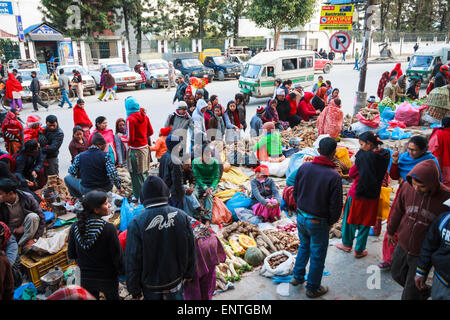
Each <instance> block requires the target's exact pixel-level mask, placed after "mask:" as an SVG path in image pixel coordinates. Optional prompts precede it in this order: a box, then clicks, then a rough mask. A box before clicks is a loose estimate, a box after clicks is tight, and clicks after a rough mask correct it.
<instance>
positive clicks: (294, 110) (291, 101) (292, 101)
mask: <svg viewBox="0 0 450 320" xmlns="http://www.w3.org/2000/svg"><path fill="white" fill-rule="evenodd" d="M286 100H287V101H289V105H290V106H291V111H289V118H290V117H292V116H293V115H294V114H296V113H297V101H295V98H291V95H290V94H288V95H287V96H286Z"/></svg>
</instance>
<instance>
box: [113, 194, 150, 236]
mask: <svg viewBox="0 0 450 320" xmlns="http://www.w3.org/2000/svg"><path fill="white" fill-rule="evenodd" d="M144 210H145V208H144V206H143V205H142V204H140V205H138V206H136V207H134V206H132V205H131V204H130V203H129V202H128V199H127V198H123V203H122V207H121V208H120V225H119V230H120V231H125V230H126V229H127V228H128V223H129V222H130V221H131V219H133V218H134V216H137V215H138V214H140V213H142V212H144Z"/></svg>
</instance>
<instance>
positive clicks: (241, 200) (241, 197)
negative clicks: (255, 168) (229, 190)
mask: <svg viewBox="0 0 450 320" xmlns="http://www.w3.org/2000/svg"><path fill="white" fill-rule="evenodd" d="M251 204H252V199H250V198H248V197H246V196H245V194H243V193H242V192H236V193H235V194H234V196H233V197H232V198H231V199H230V200H228V201H227V204H226V207H227V208H228V210H230V212H231V215H232V217H233V221H238V220H239V218H238V217H237V215H236V212H235V209H236V208H249V207H250V205H251Z"/></svg>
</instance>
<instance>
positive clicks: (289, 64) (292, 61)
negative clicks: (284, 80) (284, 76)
mask: <svg viewBox="0 0 450 320" xmlns="http://www.w3.org/2000/svg"><path fill="white" fill-rule="evenodd" d="M281 64H282V70H283V71H288V70H295V69H297V59H296V58H289V59H283V60H281Z"/></svg>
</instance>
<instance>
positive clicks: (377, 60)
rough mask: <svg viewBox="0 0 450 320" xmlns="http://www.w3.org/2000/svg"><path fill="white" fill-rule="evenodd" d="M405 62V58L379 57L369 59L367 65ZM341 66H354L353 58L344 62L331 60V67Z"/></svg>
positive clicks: (338, 58)
mask: <svg viewBox="0 0 450 320" xmlns="http://www.w3.org/2000/svg"><path fill="white" fill-rule="evenodd" d="M403 62H407V56H400V57H396V59H389V58H381V57H370V58H369V62H368V63H369V64H383V63H403ZM341 64H351V65H353V64H355V58H353V57H351V58H346V60H345V61H342V58H341V57H337V58H335V59H334V60H333V65H341Z"/></svg>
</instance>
